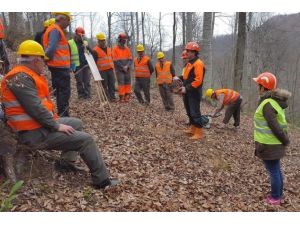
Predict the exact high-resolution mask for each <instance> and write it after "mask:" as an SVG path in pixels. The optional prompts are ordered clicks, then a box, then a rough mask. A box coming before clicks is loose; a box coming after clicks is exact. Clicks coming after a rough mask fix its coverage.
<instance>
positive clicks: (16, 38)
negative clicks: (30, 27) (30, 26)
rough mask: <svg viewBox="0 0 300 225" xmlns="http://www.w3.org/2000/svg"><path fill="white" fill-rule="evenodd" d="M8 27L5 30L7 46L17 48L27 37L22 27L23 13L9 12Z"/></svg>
mask: <svg viewBox="0 0 300 225" xmlns="http://www.w3.org/2000/svg"><path fill="white" fill-rule="evenodd" d="M8 18H9V26H8V29H7V36H6V41H7V42H6V43H7V46H8V47H10V48H13V49H16V48H17V46H18V45H19V44H20V43H21V42H22V41H23V40H24V39H25V38H27V37H28V33H26V30H25V27H24V24H25V23H24V18H23V13H21V12H9V13H8Z"/></svg>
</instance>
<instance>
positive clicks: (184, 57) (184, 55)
mask: <svg viewBox="0 0 300 225" xmlns="http://www.w3.org/2000/svg"><path fill="white" fill-rule="evenodd" d="M181 58H182V59H186V58H187V54H186V50H183V52H182V54H181Z"/></svg>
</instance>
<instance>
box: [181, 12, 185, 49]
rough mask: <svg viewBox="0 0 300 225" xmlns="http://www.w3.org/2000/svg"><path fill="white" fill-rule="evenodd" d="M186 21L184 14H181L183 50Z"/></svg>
mask: <svg viewBox="0 0 300 225" xmlns="http://www.w3.org/2000/svg"><path fill="white" fill-rule="evenodd" d="M185 28H186V21H185V12H183V13H182V48H184V46H185V44H186V40H185V38H186V31H185Z"/></svg>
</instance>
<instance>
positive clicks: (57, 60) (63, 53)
mask: <svg viewBox="0 0 300 225" xmlns="http://www.w3.org/2000/svg"><path fill="white" fill-rule="evenodd" d="M54 29H56V30H58V32H59V33H60V40H59V42H58V45H57V46H56V49H55V52H54V56H53V58H52V59H50V60H49V61H47V65H48V66H50V67H60V68H70V64H71V56H70V49H69V43H68V40H67V38H66V36H65V34H64V32H63V30H62V29H61V28H60V26H58V25H56V24H52V25H51V26H49V27H48V28H47V30H46V32H45V34H44V35H43V46H44V49H45V50H46V49H47V48H48V46H49V34H50V32H51V31H52V30H54Z"/></svg>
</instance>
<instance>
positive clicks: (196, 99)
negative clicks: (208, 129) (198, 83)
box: [183, 88, 208, 128]
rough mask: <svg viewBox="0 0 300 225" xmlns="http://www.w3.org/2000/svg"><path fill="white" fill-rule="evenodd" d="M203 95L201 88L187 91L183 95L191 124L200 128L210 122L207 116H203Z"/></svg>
mask: <svg viewBox="0 0 300 225" xmlns="http://www.w3.org/2000/svg"><path fill="white" fill-rule="evenodd" d="M201 97H202V89H201V88H199V89H197V90H192V91H187V93H186V94H184V95H183V103H184V107H185V110H186V114H187V116H188V117H189V122H190V124H191V125H194V126H196V127H200V128H201V127H203V126H205V125H206V124H207V122H208V120H207V118H206V117H204V116H201V112H200V102H201Z"/></svg>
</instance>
